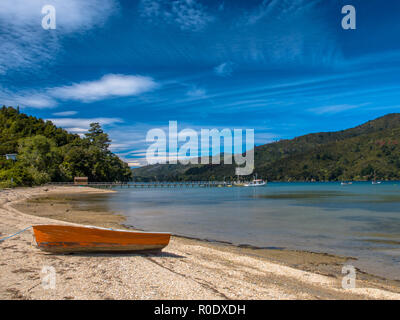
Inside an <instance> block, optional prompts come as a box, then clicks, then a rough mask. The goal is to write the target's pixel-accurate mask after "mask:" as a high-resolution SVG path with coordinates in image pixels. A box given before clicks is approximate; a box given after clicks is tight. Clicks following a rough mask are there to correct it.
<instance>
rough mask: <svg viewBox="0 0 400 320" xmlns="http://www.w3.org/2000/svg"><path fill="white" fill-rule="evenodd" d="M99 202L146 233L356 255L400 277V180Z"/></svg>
mask: <svg viewBox="0 0 400 320" xmlns="http://www.w3.org/2000/svg"><path fill="white" fill-rule="evenodd" d="M92 201H94V200H92ZM95 201H96V205H99V204H102V205H104V206H107V207H108V209H109V210H112V211H113V212H116V213H119V214H123V215H125V216H126V217H127V222H126V224H127V225H132V226H134V227H137V228H140V229H143V230H152V231H166V232H172V233H174V234H178V235H183V236H189V237H195V238H200V239H209V240H218V241H228V242H231V243H233V244H236V245H239V244H249V245H253V246H258V247H278V248H287V249H300V250H309V251H316V252H326V253H332V254H336V255H345V256H351V257H356V258H357V259H358V260H357V261H356V262H354V263H353V264H354V265H356V266H359V267H361V268H362V269H364V270H366V271H369V272H372V273H374V274H378V275H382V276H385V277H389V278H392V279H400V182H384V183H382V184H381V185H372V184H371V183H370V182H369V183H366V182H365V183H364V182H359V183H354V184H353V185H347V186H341V185H340V183H269V184H268V185H267V186H265V187H258V188H239V187H232V188H199V187H198V188H169V189H167V188H164V189H163V188H157V189H154V188H150V189H136V188H130V189H118V193H115V194H109V195H107V196H100V197H98V198H96V199H95ZM86 205H90V202H89V203H88V202H86Z"/></svg>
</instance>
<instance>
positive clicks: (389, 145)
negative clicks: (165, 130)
mask: <svg viewBox="0 0 400 320" xmlns="http://www.w3.org/2000/svg"><path fill="white" fill-rule="evenodd" d="M254 157H255V158H254V160H255V171H254V173H257V174H258V176H259V177H262V178H263V179H267V180H269V181H271V180H273V181H312V180H314V181H340V180H369V179H372V178H373V177H374V175H375V174H376V177H377V178H378V179H388V180H397V179H400V114H397V113H396V114H388V115H386V116H384V117H381V118H378V119H376V120H372V121H369V122H367V123H365V124H363V125H360V126H357V127H355V128H351V129H347V130H343V131H338V132H321V133H313V134H308V135H305V136H301V137H296V138H294V139H290V140H281V141H279V142H274V143H270V144H266V145H262V146H258V147H256V148H255V151H254ZM234 174H235V166H233V165H223V164H221V165H190V166H183V165H153V166H147V167H142V168H137V169H135V170H134V171H133V175H134V178H135V179H138V180H140V179H142V180H146V179H154V177H157V179H158V180H208V179H211V180H213V179H215V180H221V179H223V178H224V177H225V178H226V179H234V178H235V177H234Z"/></svg>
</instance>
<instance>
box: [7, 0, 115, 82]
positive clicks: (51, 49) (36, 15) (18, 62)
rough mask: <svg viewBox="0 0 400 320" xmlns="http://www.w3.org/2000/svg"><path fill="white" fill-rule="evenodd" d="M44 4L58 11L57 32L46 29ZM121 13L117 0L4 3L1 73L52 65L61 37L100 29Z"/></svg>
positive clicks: (17, 0) (16, 0)
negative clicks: (43, 21) (44, 64)
mask: <svg viewBox="0 0 400 320" xmlns="http://www.w3.org/2000/svg"><path fill="white" fill-rule="evenodd" d="M44 5H53V6H54V7H55V9H56V19H57V20H56V21H57V29H56V30H50V31H48V30H43V28H42V18H43V17H44V15H43V14H42V13H41V11H42V7H43V6H44ZM117 10H118V2H117V1H116V0H91V1H81V0H68V1H64V0H29V1H27V0H1V1H0V30H1V33H0V74H1V73H3V74H5V73H6V72H8V71H10V70H20V69H24V68H26V69H28V70H29V69H32V68H33V69H38V68H40V62H42V61H46V66H48V65H49V64H51V63H52V61H53V60H54V59H55V57H56V55H57V53H58V52H59V51H60V49H61V44H60V41H59V40H60V38H61V37H62V36H64V35H68V34H71V33H75V32H86V31H87V30H89V29H91V28H93V27H95V26H101V25H103V24H104V23H105V22H106V21H107V18H108V17H109V16H110V15H112V14H114V13H115V12H116V11H117Z"/></svg>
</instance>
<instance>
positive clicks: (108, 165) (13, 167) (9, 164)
mask: <svg viewBox="0 0 400 320" xmlns="http://www.w3.org/2000/svg"><path fill="white" fill-rule="evenodd" d="M110 142H111V141H110V140H109V138H108V135H107V134H106V133H104V132H103V130H102V129H101V127H100V125H99V124H98V123H92V124H91V125H90V130H89V131H88V133H87V134H86V135H85V137H84V138H81V137H80V136H79V135H76V134H71V133H68V132H67V131H65V130H63V129H61V128H57V127H56V126H55V125H54V124H53V123H51V121H43V120H42V119H37V118H35V117H32V116H28V115H26V114H23V113H20V112H19V110H18V109H14V108H12V107H8V108H7V107H3V108H2V109H1V110H0V155H1V158H0V186H3V187H4V186H21V185H39V184H43V183H46V182H50V181H51V182H65V181H73V178H74V177H77V176H84V177H88V178H89V181H107V182H111V181H127V180H129V179H130V178H131V171H130V169H129V167H128V165H127V164H126V163H124V162H123V161H121V160H120V159H119V158H118V157H117V156H116V155H115V154H113V153H112V152H111V151H110V150H109V149H108V148H109V145H110ZM9 153H17V154H18V156H17V161H13V160H6V158H5V156H4V155H5V154H9Z"/></svg>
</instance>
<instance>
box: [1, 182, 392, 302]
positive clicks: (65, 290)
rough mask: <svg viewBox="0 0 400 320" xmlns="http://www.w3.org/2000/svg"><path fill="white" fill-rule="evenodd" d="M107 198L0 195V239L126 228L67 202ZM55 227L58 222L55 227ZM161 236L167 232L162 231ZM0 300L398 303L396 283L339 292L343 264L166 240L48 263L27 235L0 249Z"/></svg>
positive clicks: (362, 280) (32, 192)
mask: <svg viewBox="0 0 400 320" xmlns="http://www.w3.org/2000/svg"><path fill="white" fill-rule="evenodd" d="M99 192H100V193H105V192H113V191H110V190H98V189H93V188H82V187H48V188H44V187H40V188H21V189H13V190H2V191H0V206H1V207H0V237H4V236H6V235H9V234H12V233H15V232H17V231H18V230H21V229H23V228H25V227H27V226H30V225H34V224H44V223H46V224H58V223H63V224H76V223H77V224H83V225H95V226H103V227H112V228H114V227H117V228H127V227H126V226H124V217H122V216H119V215H115V214H113V213H112V212H109V211H104V210H102V209H101V208H99V209H98V210H86V209H85V208H81V207H79V206H76V202H74V201H71V197H73V196H74V195H79V194H85V195H90V194H92V193H96V194H98V193H99ZM60 221H62V222H60ZM166 231H168V230H166ZM0 249H1V252H2V253H1V256H0V268H1V277H0V298H2V299H399V298H400V283H399V282H398V281H390V280H386V279H383V278H380V277H375V276H373V275H369V274H366V273H363V272H362V271H361V270H358V271H357V280H356V288H354V289H347V290H345V289H343V288H342V286H341V282H342V277H343V275H342V274H341V270H342V267H343V265H345V264H351V261H352V260H351V258H348V257H339V256H333V255H327V254H320V253H312V252H303V251H290V250H275V249H256V248H243V247H242V248H240V247H235V246H232V245H229V244H224V243H210V242H206V241H200V240H196V239H187V238H182V237H172V239H171V242H170V244H169V246H168V247H166V248H165V249H164V250H163V252H162V253H158V254H153V253H147V254H146V253H140V254H73V255H54V254H48V253H45V252H42V251H40V250H39V249H37V248H36V247H35V246H34V242H33V237H32V231H31V230H28V231H27V232H24V233H21V234H19V235H18V236H16V237H14V238H11V239H9V240H6V241H4V242H0ZM44 266H52V267H54V268H55V271H56V287H55V289H45V288H43V286H42V277H43V276H44V275H45V274H43V273H42V272H41V271H42V268H43V267H44Z"/></svg>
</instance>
